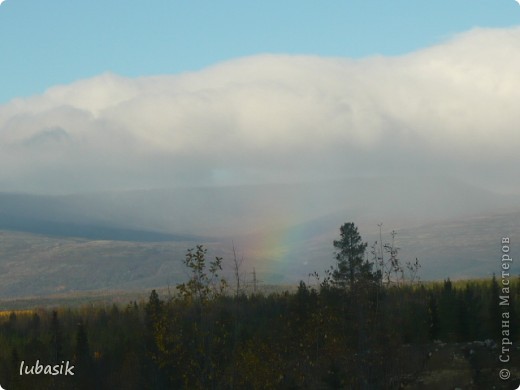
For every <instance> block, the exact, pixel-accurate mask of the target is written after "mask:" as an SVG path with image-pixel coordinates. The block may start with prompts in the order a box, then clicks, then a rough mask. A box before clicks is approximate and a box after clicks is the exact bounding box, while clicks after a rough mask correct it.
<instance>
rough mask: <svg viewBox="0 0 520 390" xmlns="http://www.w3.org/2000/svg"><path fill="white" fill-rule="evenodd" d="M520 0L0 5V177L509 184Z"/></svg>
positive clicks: (93, 184)
mask: <svg viewBox="0 0 520 390" xmlns="http://www.w3.org/2000/svg"><path fill="white" fill-rule="evenodd" d="M519 21H520V6H519V5H518V4H517V3H516V2H515V1H514V0H493V1H477V0H475V1H463V0H460V1H455V2H454V1H438V2H417V1H403V0H400V1H392V2H388V1H366V0H364V1H341V2H340V1H330V2H327V3H325V2H322V3H319V5H318V3H317V2H315V1H301V0H300V1H284V2H280V1H276V2H275V1H262V2H255V3H246V2H243V1H218V2H215V1H213V2H210V1H190V2H188V1H149V2H142V1H141V2H137V1H124V2H123V1H120V0H114V1H109V2H107V1H97V0H96V1H79V0H78V1H73V2H72V1H62V0H56V1H52V0H49V1H45V2H43V1H38V2H34V1H25V0H6V1H4V2H3V3H2V4H1V5H0V36H1V39H0V64H1V65H0V70H1V73H0V85H1V88H0V164H1V165H2V167H3V169H2V170H1V171H0V191H17V192H32V193H70V192H81V191H103V190H124V189H136V188H157V187H170V186H179V185H180V186H183V185H188V186H190V185H202V184H208V183H209V184H214V185H222V184H224V185H227V184H244V183H246V184H248V183H265V182H285V181H288V180H302V181H309V180H317V179H324V178H336V177H343V176H348V177H353V176H370V175H373V176H378V175H385V176H387V175H397V174H407V175H412V176H413V175H432V176H437V175H446V174H448V175H450V176H453V177H456V178H460V179H464V180H467V181H468V182H470V183H473V184H477V185H479V186H482V187H484V188H487V189H490V190H496V191H498V192H520V182H519V180H520V179H518V178H517V176H518V175H517V172H516V167H517V166H518V164H519V163H520V157H519V154H518V150H519V149H520V135H519V134H518V126H517V125H518V123H520V114H519V112H520V110H518V108H517V105H518V102H519V101H520V73H519V72H518V69H520V22H519Z"/></svg>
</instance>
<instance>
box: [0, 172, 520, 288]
mask: <svg viewBox="0 0 520 390" xmlns="http://www.w3.org/2000/svg"><path fill="white" fill-rule="evenodd" d="M347 221H353V222H355V223H356V224H357V225H358V226H359V229H360V233H361V234H362V236H363V239H364V240H365V241H367V242H369V243H370V244H371V243H372V242H374V241H375V240H379V227H378V224H379V223H383V228H382V231H383V240H384V241H385V242H386V241H389V240H390V232H391V231H392V230H395V231H396V232H397V235H396V245H397V246H399V247H400V248H402V249H401V251H400V255H401V259H402V260H403V261H407V260H413V259H415V257H418V258H419V261H420V262H421V264H422V269H421V277H422V278H423V279H436V278H445V277H448V276H449V277H452V278H458V277H478V276H486V275H490V274H491V273H492V272H495V273H498V272H499V271H500V269H499V263H498V260H499V255H500V245H499V243H500V239H501V237H502V236H511V242H513V243H514V242H519V241H520V237H518V233H517V232H519V231H520V229H519V227H520V226H518V225H519V222H520V200H519V198H518V197H516V196H506V195H500V194H495V193H492V192H489V191H485V190H481V189H479V188H476V187H473V186H470V185H467V184H465V183H460V182H457V181H453V180H449V179H443V178H427V177H423V178H363V179H350V180H341V181H323V182H319V183H296V184H270V185H258V186H237V187H201V188H178V189H156V190H139V191H126V192H110V193H91V194H72V195H61V196H39V195H29V194H8V193H3V194H0V230H1V231H2V232H1V234H0V269H2V271H3V272H2V274H1V276H0V286H1V287H0V296H3V297H7V296H11V297H12V296H27V295H42V294H52V293H56V292H70V291H86V290H103V289H119V290H121V289H134V288H145V289H150V288H154V287H157V286H164V285H167V284H170V285H173V284H175V283H178V282H180V281H182V280H184V279H185V278H186V273H185V270H184V269H183V266H182V259H183V258H184V254H185V252H186V249H188V248H190V247H193V246H195V245H196V244H198V243H202V244H204V245H205V246H207V247H208V248H209V253H208V255H209V256H211V257H213V256H223V257H224V259H225V261H226V262H227V263H226V264H227V267H228V269H230V261H231V259H232V257H233V251H232V249H233V246H235V249H236V252H237V254H238V255H239V256H241V257H243V258H244V264H243V272H244V278H245V279H251V272H252V271H253V269H255V270H256V272H257V275H258V278H259V279H260V280H262V281H263V282H264V283H296V282H298V280H300V279H303V280H307V279H308V274H309V273H310V272H313V271H318V272H319V273H322V272H323V270H324V269H326V268H327V267H328V266H329V265H330V264H332V263H333V249H334V248H333V247H332V241H333V240H334V239H336V238H337V234H338V229H339V226H340V225H341V224H342V223H344V222H347Z"/></svg>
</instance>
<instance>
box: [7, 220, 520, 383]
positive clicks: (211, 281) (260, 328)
mask: <svg viewBox="0 0 520 390" xmlns="http://www.w3.org/2000/svg"><path fill="white" fill-rule="evenodd" d="M333 244H334V247H335V249H336V263H335V265H334V266H333V267H331V269H328V270H325V272H324V273H323V274H321V275H320V274H318V273H317V272H316V273H315V274H314V275H312V278H310V279H309V281H307V283H305V282H304V281H301V282H300V284H299V286H298V287H297V289H295V290H293V291H284V292H277V293H270V294H264V293H261V292H254V293H253V292H250V291H246V289H245V288H244V285H243V281H241V278H240V272H239V266H240V264H239V263H238V262H237V261H236V259H235V269H234V270H233V271H234V275H235V278H234V280H226V279H224V278H223V277H222V276H221V273H222V268H223V266H222V258H219V257H216V258H214V259H213V260H210V259H209V256H208V254H207V250H206V249H205V248H204V247H203V246H202V245H198V246H196V247H195V248H192V249H189V250H188V251H187V253H186V257H185V260H184V265H185V266H186V269H187V270H188V275H189V277H188V279H187V280H186V281H185V282H184V283H181V284H179V285H177V286H176V288H175V291H168V292H167V293H165V294H161V295H160V294H159V293H158V292H157V290H153V291H151V292H150V294H149V298H148V299H147V300H143V301H140V302H137V301H132V302H130V303H128V304H127V305H117V304H112V305H110V304H106V305H102V304H95V305H94V304H91V305H82V306H78V307H55V308H34V309H30V310H19V311H11V312H2V314H1V316H0V351H1V355H0V385H1V386H3V388H5V389H8V390H12V389H33V388H34V389H36V388H37V389H125V390H126V389H128V390H131V389H246V388H247V389H414V388H432V389H433V388H444V389H446V388H455V387H460V388H474V389H481V388H482V389H490V388H493V386H495V388H497V389H498V388H507V389H510V388H513V387H512V386H511V384H512V383H513V381H518V379H519V378H520V376H519V375H520V373H519V372H518V367H519V366H520V364H519V362H520V353H519V350H518V347H515V343H516V342H518V338H519V330H520V327H519V326H518V313H519V310H520V305H519V303H520V279H519V278H518V276H512V277H511V280H510V281H508V285H507V291H506V290H504V283H503V281H502V280H501V279H500V278H497V277H495V276H493V277H492V278H490V279H485V280H484V279H481V280H465V281H453V282H452V281H451V280H450V279H446V280H444V281H439V282H421V281H419V279H418V273H419V268H420V265H419V262H418V261H417V260H416V261H415V262H414V263H407V264H401V262H400V260H399V257H398V251H397V248H395V247H394V246H393V245H392V244H385V245H383V244H382V243H375V244H374V245H373V246H372V247H370V248H369V247H368V246H367V244H366V243H363V242H362V239H361V237H360V235H359V233H358V231H357V228H356V226H355V225H354V224H353V223H346V224H344V225H343V226H341V228H340V238H339V239H338V240H336V241H334V243H333ZM311 281H312V282H311ZM505 293H507V305H506V304H502V305H501V304H500V303H501V302H504V299H505V298H504V294H505ZM504 313H507V321H505V320H504V318H505V316H504ZM505 340H506V345H508V346H510V347H508V348H507V351H505V352H504V349H503V348H504V341H505ZM508 342H509V344H508ZM501 355H503V356H506V355H507V357H508V359H509V361H508V362H507V364H506V363H503V362H500V359H499V356H501ZM22 362H23V367H25V370H26V369H27V368H28V367H33V368H34V367H37V365H38V364H39V365H40V366H46V365H48V366H51V367H54V366H58V369H59V368H60V367H61V366H65V365H67V364H69V366H74V368H73V373H74V375H51V374H44V373H41V374H39V375H37V374H35V373H34V372H35V371H34V370H37V368H35V369H34V370H33V373H32V374H31V373H30V371H24V370H23V369H22ZM35 365H36V366H35ZM450 367H451V368H450ZM453 367H455V368H453ZM503 367H507V368H509V369H510V370H511V374H512V376H511V378H510V379H509V380H508V381H503V380H501V379H500V378H499V376H498V371H499V369H500V368H503ZM515 367H516V368H515ZM515 370H516V371H515ZM436 375H437V376H438V377H436ZM514 383H516V382H514ZM446 386H451V387H446Z"/></svg>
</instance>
